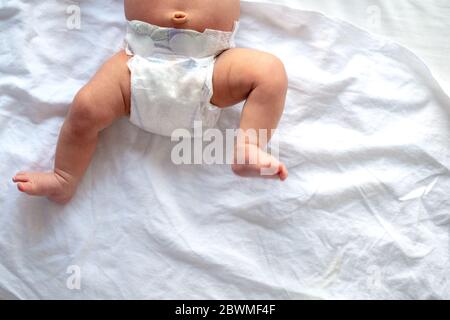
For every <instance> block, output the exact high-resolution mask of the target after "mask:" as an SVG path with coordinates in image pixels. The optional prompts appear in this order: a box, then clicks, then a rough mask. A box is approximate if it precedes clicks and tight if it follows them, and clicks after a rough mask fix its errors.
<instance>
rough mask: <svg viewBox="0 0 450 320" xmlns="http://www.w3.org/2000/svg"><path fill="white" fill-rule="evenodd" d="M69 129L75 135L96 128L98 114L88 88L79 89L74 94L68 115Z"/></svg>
mask: <svg viewBox="0 0 450 320" xmlns="http://www.w3.org/2000/svg"><path fill="white" fill-rule="evenodd" d="M68 123H69V125H70V129H71V131H73V132H74V133H75V134H77V135H82V134H86V133H88V132H90V131H92V130H93V129H95V128H96V126H97V124H98V115H97V114H96V112H95V105H94V102H93V101H92V96H91V94H90V92H89V90H88V89H85V88H83V89H81V90H80V91H79V92H78V93H77V95H76V96H75V98H74V100H73V102H72V106H71V108H70V111H69V115H68Z"/></svg>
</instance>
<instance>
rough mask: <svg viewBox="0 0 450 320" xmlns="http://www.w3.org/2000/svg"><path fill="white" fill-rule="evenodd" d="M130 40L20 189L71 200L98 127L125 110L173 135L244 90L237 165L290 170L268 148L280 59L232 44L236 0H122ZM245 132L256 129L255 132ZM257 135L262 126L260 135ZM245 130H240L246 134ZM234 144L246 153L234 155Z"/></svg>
mask: <svg viewBox="0 0 450 320" xmlns="http://www.w3.org/2000/svg"><path fill="white" fill-rule="evenodd" d="M124 2H125V15H126V18H127V20H128V31H127V36H126V49H125V50H122V51H120V52H119V53H117V54H116V55H114V56H113V57H112V58H110V59H109V60H108V61H107V62H106V63H105V64H104V65H103V66H102V67H101V68H100V70H99V71H98V72H97V74H96V75H95V76H94V77H93V78H92V79H91V80H90V82H89V83H88V84H87V85H86V86H84V87H83V88H82V89H81V90H80V91H79V92H78V93H77V95H76V96H75V98H74V101H73V103H72V105H71V108H70V110H69V113H68V115H67V117H66V120H65V122H64V125H63V127H62V129H61V133H60V136H59V141H58V146H57V149H56V158H55V168H54V170H53V172H49V173H33V172H20V173H18V174H17V175H16V176H15V177H14V178H13V181H14V182H15V183H17V186H18V189H19V190H20V191H22V192H24V193H27V194H29V195H34V196H46V197H48V198H49V199H50V200H52V201H55V202H57V203H61V204H64V203H67V202H68V201H69V200H70V199H71V198H72V197H73V195H74V193H75V191H76V189H77V186H78V184H79V183H80V180H81V179H82V177H83V175H84V173H85V172H86V170H87V168H88V166H89V163H90V161H91V159H92V156H93V154H94V152H95V148H96V145H97V141H98V137H99V133H100V132H101V131H102V130H103V129H105V128H107V127H109V126H110V125H111V124H112V123H113V122H114V121H115V120H117V119H119V118H121V117H129V118H130V121H131V122H132V123H133V124H135V125H137V126H139V127H141V128H142V129H144V130H147V131H149V132H153V133H155V134H161V135H169V136H170V133H171V131H173V130H175V129H179V128H185V129H188V130H192V129H193V128H194V126H195V125H198V123H202V126H205V127H213V126H214V125H215V124H216V122H217V119H218V115H219V111H220V110H221V109H222V108H226V107H230V106H233V105H235V104H237V103H239V102H241V101H244V100H246V103H245V105H244V108H243V111H242V115H241V121H240V129H242V130H240V132H241V138H238V139H237V140H236V142H235V148H234V154H235V159H234V164H232V170H233V172H234V173H235V174H237V175H239V176H242V177H257V176H262V174H261V170H262V169H264V168H268V167H270V168H275V170H273V175H271V176H265V177H269V178H277V179H281V180H285V179H286V178H287V176H288V172H287V169H286V167H285V165H284V164H282V163H280V162H279V161H278V160H277V159H275V158H274V157H273V156H271V155H270V154H268V153H266V152H265V151H264V149H265V147H266V145H265V143H261V142H260V141H269V140H270V138H271V134H272V132H273V131H274V130H275V129H276V128H277V126H278V123H279V121H280V118H281V115H282V113H283V110H284V104H285V99H286V91H287V76H286V72H285V69H284V66H283V63H282V62H281V61H280V60H279V59H278V58H276V57H274V56H273V55H271V54H268V53H264V52H260V51H256V50H251V49H240V48H234V35H235V32H236V30H237V28H238V21H239V16H240V1H239V0H220V1H217V0H190V1H186V0H125V1H124ZM246 132H256V135H257V137H256V139H255V138H254V137H250V136H246ZM260 135H266V136H264V137H261V136H260ZM242 137H243V138H242ZM237 154H241V155H244V161H237V156H236V155H237Z"/></svg>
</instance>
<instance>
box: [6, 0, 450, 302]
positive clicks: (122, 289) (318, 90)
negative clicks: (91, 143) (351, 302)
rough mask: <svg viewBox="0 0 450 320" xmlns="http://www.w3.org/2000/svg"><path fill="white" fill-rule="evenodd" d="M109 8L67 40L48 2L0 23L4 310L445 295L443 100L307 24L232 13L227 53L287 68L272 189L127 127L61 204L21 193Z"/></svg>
mask: <svg viewBox="0 0 450 320" xmlns="http://www.w3.org/2000/svg"><path fill="white" fill-rule="evenodd" d="M121 6H122V1H118V0H117V1H112V2H110V5H108V6H105V5H104V3H100V2H98V3H97V2H90V3H86V4H83V7H82V13H83V15H82V28H81V30H68V29H67V28H66V18H67V15H65V10H66V4H65V3H62V2H51V3H49V2H44V1H37V0H30V1H6V4H5V6H3V7H2V8H0V26H1V29H2V33H1V35H0V37H1V38H0V40H1V42H2V46H0V73H1V76H0V208H1V210H0V226H1V228H0V297H2V298H66V299H67V298H69V299H70V298H74V299H78V298H173V299H177V298H180V299H185V298H192V299H196V298H226V299H228V298H231V299H232V298H234V299H241V298H242V299H252V298H260V299H264V298H275V299H278V298H287V299H295V298H339V299H341V298H362V299H366V298H375V299H379V298H388V299H394V298H399V299H408V298H447V299H448V298H450V293H449V289H450V288H449V279H448V275H449V272H448V271H449V245H450V239H449V223H450V214H449V212H450V210H449V208H450V200H449V199H450V198H449V196H448V195H449V191H450V174H449V167H450V148H449V141H450V99H449V97H448V96H447V95H446V94H445V93H444V92H443V91H442V89H441V88H440V87H439V85H438V84H437V82H436V81H435V80H434V79H433V77H432V76H431V74H430V72H429V70H428V69H427V68H426V66H425V65H424V64H423V63H422V62H421V61H420V60H419V59H418V58H417V57H416V56H414V55H413V54H412V53H411V52H410V51H408V50H407V49H405V48H403V47H401V46H399V45H397V44H395V43H393V42H391V41H389V40H386V39H382V38H378V37H376V36H373V35H371V34H368V33H366V32H364V31H361V30H359V29H357V28H355V27H353V26H351V25H348V24H346V23H344V22H338V21H334V20H330V19H329V18H326V17H324V16H323V15H320V14H317V13H313V12H304V11H299V10H289V9H286V8H285V7H279V6H276V5H261V4H257V3H247V2H243V3H242V19H241V26H240V32H239V33H238V35H237V38H236V43H237V46H241V47H242V46H245V47H252V48H256V49H261V50H266V51H270V52H272V53H274V54H276V55H278V56H280V58H281V59H282V60H283V61H284V63H285V64H286V69H287V71H288V74H289V80H290V84H289V93H288V99H287V105H286V112H285V115H284V116H283V119H282V121H281V123H280V130H279V132H278V133H277V135H276V136H275V139H277V140H278V141H280V147H281V159H282V160H283V161H284V162H285V163H286V164H287V166H288V168H289V170H290V178H289V179H288V181H286V183H279V182H276V181H259V180H244V179H240V178H237V177H235V176H233V175H232V173H231V172H230V169H229V167H228V166H176V165H174V164H173V163H172V162H171V161H170V153H171V150H172V147H173V144H172V143H171V142H170V141H169V140H170V139H168V138H166V137H162V136H157V135H152V134H148V133H146V132H144V131H143V130H140V129H139V128H136V127H135V126H133V125H131V124H130V123H129V121H128V120H127V119H124V120H123V121H119V122H118V123H116V124H115V125H114V126H112V127H111V128H109V129H107V130H106V131H104V132H103V133H102V135H101V137H100V142H99V146H98V149H97V152H96V155H95V158H94V160H93V162H92V164H91V166H90V168H89V170H88V173H87V174H86V176H85V178H84V179H83V181H82V184H81V185H80V188H79V191H78V193H77V195H76V197H75V199H74V200H73V201H72V202H71V203H70V204H69V205H67V206H65V207H61V206H58V205H55V204H52V203H50V202H48V201H47V200H45V199H36V198H29V197H26V196H23V195H20V194H19V193H18V192H17V190H16V187H15V186H14V184H12V183H11V182H10V178H11V176H12V175H13V174H14V173H15V172H16V171H18V170H22V169H34V170H37V169H39V170H50V169H51V168H52V164H53V159H52V158H51V156H50V155H52V154H53V153H54V147H55V144H56V140H57V137H58V133H59V129H60V127H61V124H62V121H63V118H64V115H65V113H66V111H67V109H68V105H69V103H70V101H71V99H72V98H73V95H74V94H75V93H76V91H77V90H78V89H79V88H80V87H81V86H82V85H83V84H84V83H85V82H86V81H87V80H88V79H89V77H90V76H91V75H92V74H93V73H94V72H95V71H96V70H97V68H98V67H99V65H100V64H101V62H102V61H104V60H105V59H107V57H109V56H110V55H111V54H112V53H113V52H114V51H115V50H116V49H118V48H120V45H121V43H122V39H123V36H124V32H125V30H126V24H125V21H124V20H123V13H122V8H121ZM99 35H102V36H101V37H99ZM61 43H64V44H65V45H64V47H61V46H60V44H61ZM93 48H95V50H93ZM249 63H251V62H249ZM239 115H240V109H239V108H233V109H228V110H226V111H224V112H223V114H222V116H221V119H220V120H219V123H218V126H219V127H220V128H222V129H225V128H229V127H237V126H238V124H239ZM76 267H79V269H77V268H76ZM77 270H78V271H80V275H81V278H80V279H81V280H80V290H76V287H75V288H74V286H73V284H76V282H74V278H73V276H76V275H77ZM67 271H69V273H67ZM68 281H69V283H67V282H68ZM67 284H69V286H67ZM70 288H72V289H73V290H71V289H70Z"/></svg>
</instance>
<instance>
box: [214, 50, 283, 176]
mask: <svg viewBox="0 0 450 320" xmlns="http://www.w3.org/2000/svg"><path fill="white" fill-rule="evenodd" d="M213 86H214V95H213V98H212V100H211V102H212V103H213V104H214V105H216V106H218V107H220V108H225V107H229V106H232V105H234V104H236V103H239V102H241V101H243V100H247V101H246V103H245V106H244V109H243V111H242V115H241V123H240V129H241V130H240V132H241V133H240V137H238V139H237V141H236V144H235V160H234V164H233V165H232V169H233V171H234V172H235V173H236V174H237V175H239V176H243V177H257V176H262V177H266V178H279V179H281V180H285V179H287V176H288V171H287V169H286V166H285V165H284V164H283V163H280V162H279V161H278V160H277V159H275V158H274V157H273V156H271V155H270V154H268V153H266V152H265V151H264V148H265V147H266V145H265V144H266V143H267V142H268V141H269V140H270V138H271V137H272V133H273V130H275V129H276V128H277V126H278V123H279V121H280V118H281V115H282V113H283V110H284V104H285V100H286V92H287V76H286V71H285V69H284V65H283V63H282V62H281V61H280V60H279V59H278V58H276V57H275V56H273V55H271V54H268V53H264V52H260V51H256V50H251V49H231V50H228V51H226V52H224V53H223V54H221V55H220V56H219V57H218V58H217V62H216V65H215V69H214V77H213ZM250 132H252V133H254V134H256V137H255V136H254V134H253V135H250V134H249V133H250ZM262 135H264V136H262ZM261 141H263V143H261ZM264 141H265V143H264ZM263 144H264V145H263ZM238 154H242V155H244V158H245V159H244V161H242V162H241V161H238V159H237V155H238ZM268 168H271V169H273V170H265V171H266V173H264V174H263V173H262V170H263V169H268ZM267 171H269V172H270V174H269V175H267Z"/></svg>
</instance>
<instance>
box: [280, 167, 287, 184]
mask: <svg viewBox="0 0 450 320" xmlns="http://www.w3.org/2000/svg"><path fill="white" fill-rule="evenodd" d="M279 176H280V179H281V181H284V180H286V179H287V178H288V176H289V173H288V170H287V168H286V166H285V165H284V164H280V173H279Z"/></svg>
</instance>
